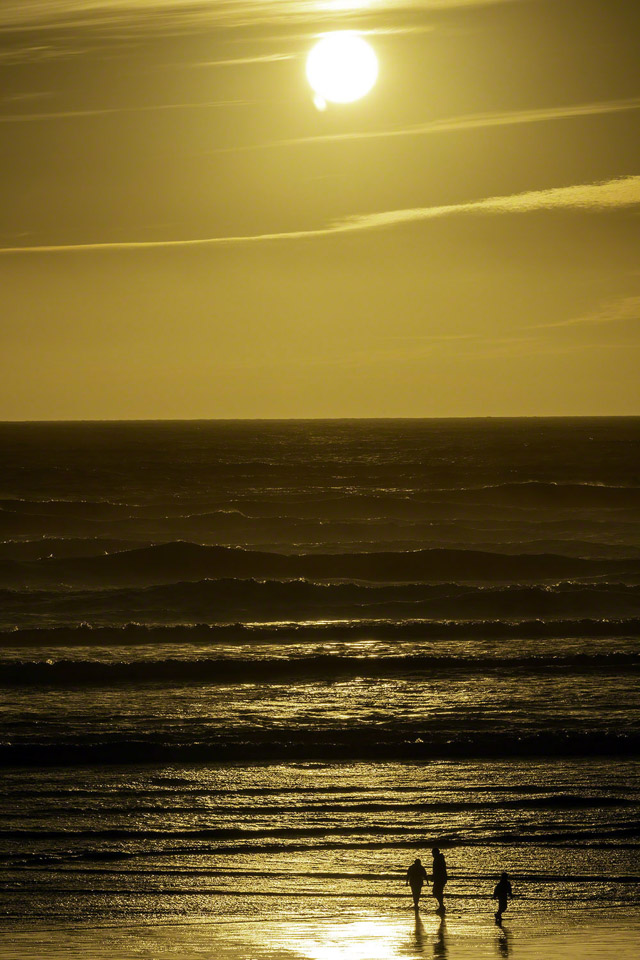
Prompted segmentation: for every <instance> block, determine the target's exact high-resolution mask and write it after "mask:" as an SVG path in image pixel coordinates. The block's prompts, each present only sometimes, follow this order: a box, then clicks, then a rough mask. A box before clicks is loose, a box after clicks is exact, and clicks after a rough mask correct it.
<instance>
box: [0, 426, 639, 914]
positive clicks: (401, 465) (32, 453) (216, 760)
mask: <svg viewBox="0 0 640 960" xmlns="http://www.w3.org/2000/svg"><path fill="white" fill-rule="evenodd" d="M0 442H1V446H2V451H3V463H4V466H3V468H2V472H1V475H0V693H1V696H0V717H1V720H2V726H1V735H0V764H1V768H0V769H1V777H0V922H2V923H3V924H4V925H5V927H7V928H11V927H12V926H15V925H16V924H22V925H24V924H25V923H26V924H28V923H31V922H33V923H42V922H43V921H44V920H46V922H48V923H60V924H65V923H66V924H77V923H98V922H103V921H105V920H109V921H116V920H123V921H127V922H134V921H135V922H138V921H145V920H151V919H155V920H158V918H176V917H184V916H185V915H186V916H188V917H189V918H204V919H206V918H211V917H216V918H220V917H222V918H232V917H237V916H245V915H247V914H255V913H256V911H257V912H258V913H259V912H260V911H263V912H265V911H266V912H268V914H269V916H271V917H273V916H283V917H285V916H287V915H288V914H289V913H290V911H291V910H292V909H294V908H295V910H296V911H297V912H298V914H299V913H300V911H303V912H304V911H306V912H307V913H308V914H309V915H313V914H314V912H316V913H317V912H318V911H320V912H322V911H323V910H324V911H326V910H327V904H328V903H329V902H330V901H334V900H338V901H339V909H340V911H341V914H342V915H343V916H358V915H359V911H362V909H363V903H366V904H368V905H369V906H368V907H367V909H370V906H371V904H377V905H378V906H379V905H380V904H382V903H385V904H386V907H385V909H387V908H389V909H391V908H392V909H396V905H397V909H405V908H406V906H407V904H406V903H405V901H406V899H407V897H406V893H405V890H404V887H403V886H402V875H403V873H404V871H405V870H406V867H407V865H408V863H409V862H410V861H411V860H412V859H413V858H414V857H415V856H418V855H420V856H423V859H425V861H426V862H427V865H428V864H429V862H430V858H429V849H430V847H431V846H432V845H433V843H434V842H438V843H439V844H440V846H441V847H442V848H443V850H444V851H445V853H446V856H447V860H448V863H449V873H450V882H449V885H448V887H447V893H448V895H449V897H450V902H451V903H452V904H453V905H454V909H456V910H459V911H462V912H463V913H464V912H465V911H473V910H478V909H482V910H489V911H490V910H492V909H493V908H492V907H491V903H490V901H489V900H488V899H487V898H488V897H489V896H490V892H491V890H492V888H493V884H494V883H495V878H496V877H497V874H498V873H499V872H500V870H502V869H508V870H509V872H510V873H511V874H512V875H513V877H514V878H515V881H514V882H515V883H516V884H517V890H518V893H519V895H520V896H521V897H522V902H521V905H520V906H519V908H518V909H520V910H521V911H522V912H525V911H529V912H535V911H536V910H542V909H543V907H544V905H545V904H547V903H548V902H549V900H550V899H552V900H553V902H554V903H555V904H556V905H557V906H558V909H561V910H565V911H568V912H571V911H574V912H576V914H578V913H579V911H580V910H584V909H585V908H588V909H589V910H602V911H603V914H604V915H606V916H607V917H609V918H610V917H611V916H612V915H615V912H616V911H618V912H619V913H620V915H622V914H627V913H628V914H630V913H632V912H633V911H637V908H638V906H639V905H640V861H639V855H640V776H639V773H640V697H639V695H638V681H639V680H640V420H639V419H633V418H625V419H592V420H591V419H552V420H546V419H541V420H535V419H531V420H492V419H488V420H442V421H415V420H409V421H327V422H319V421H310V422H180V423H168V422H163V423H73V424H53V423H52V424H17V423H15V424H7V423H5V424H0ZM479 902H481V904H482V906H481V907H479V906H478V903H479ZM389 905H391V906H389ZM332 909H333V906H332ZM376 909H377V907H376Z"/></svg>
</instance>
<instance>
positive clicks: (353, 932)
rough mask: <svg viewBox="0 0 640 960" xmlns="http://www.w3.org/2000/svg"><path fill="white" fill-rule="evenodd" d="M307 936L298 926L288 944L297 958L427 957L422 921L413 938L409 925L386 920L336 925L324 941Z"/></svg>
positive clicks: (376, 959)
mask: <svg viewBox="0 0 640 960" xmlns="http://www.w3.org/2000/svg"><path fill="white" fill-rule="evenodd" d="M305 934H306V931H305V930H304V928H303V927H302V926H297V925H296V926H295V927H294V929H292V930H291V933H290V935H288V936H287V938H286V942H287V946H288V947H289V948H290V949H291V950H293V951H295V953H296V955H299V956H301V957H307V958H308V960H396V958H399V957H403V958H408V957H415V958H419V957H422V956H423V955H424V954H423V945H424V934H425V931H424V928H423V927H422V923H421V921H420V920H417V921H416V924H415V936H413V937H412V936H411V934H409V931H408V929H407V924H406V923H390V922H385V921H384V920H353V921H351V922H349V923H336V924H333V925H332V926H331V927H330V929H329V930H323V932H322V936H321V937H320V936H313V937H310V936H308V935H306V936H305ZM408 934H409V935H408Z"/></svg>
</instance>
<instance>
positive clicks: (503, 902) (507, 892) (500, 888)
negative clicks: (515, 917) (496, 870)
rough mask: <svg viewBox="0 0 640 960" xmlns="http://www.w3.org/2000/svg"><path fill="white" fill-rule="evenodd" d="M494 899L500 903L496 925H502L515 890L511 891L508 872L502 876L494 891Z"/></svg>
mask: <svg viewBox="0 0 640 960" xmlns="http://www.w3.org/2000/svg"><path fill="white" fill-rule="evenodd" d="M493 899H494V900H497V901H498V909H497V910H496V923H502V914H503V913H504V911H505V910H506V909H507V903H508V901H509V900H512V899H513V890H512V889H511V883H510V881H509V874H508V873H507V872H506V871H503V872H502V873H501V874H500V879H499V881H498V883H497V884H496V886H495V889H494V891H493Z"/></svg>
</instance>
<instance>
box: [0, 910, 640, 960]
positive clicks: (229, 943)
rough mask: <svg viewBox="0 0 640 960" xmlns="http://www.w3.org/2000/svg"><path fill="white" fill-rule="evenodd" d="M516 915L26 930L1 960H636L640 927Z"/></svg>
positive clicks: (19, 930)
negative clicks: (512, 958) (435, 959)
mask: <svg viewBox="0 0 640 960" xmlns="http://www.w3.org/2000/svg"><path fill="white" fill-rule="evenodd" d="M548 921H549V924H548V926H546V925H545V921H544V920H543V918H542V917H540V916H539V915H538V916H537V917H533V916H530V915H529V916H516V915H514V917H513V919H512V920H510V921H509V922H507V921H506V920H505V921H504V922H503V924H502V925H498V924H496V923H493V922H491V919H490V918H489V917H487V916H482V917H476V918H473V917H471V918H469V917H464V916H451V917H450V918H448V919H447V918H445V921H444V922H440V920H439V918H437V917H436V916H435V915H434V914H433V913H428V914H427V913H424V914H422V913H421V914H420V917H419V919H418V921H417V922H416V920H415V919H414V917H413V915H412V911H411V910H410V909H408V910H407V915H406V916H402V917H398V916H392V915H387V916H381V915H379V914H376V915H370V916H366V915H363V916H361V917H360V918H357V917H353V918H350V919H347V920H345V919H342V918H341V917H340V916H339V915H336V916H334V917H315V918H312V917H300V918H298V919H293V918H292V919H289V920H269V919H263V918H261V917H260V916H259V915H258V916H257V917H253V918H252V917H242V918H240V917H238V918H236V919H232V918H229V917H226V918H224V919H219V920H216V919H207V920H202V919H199V920H194V921H190V920H185V921H180V920H174V921H162V922H158V923H152V922H144V923H138V924H136V923H122V924H117V923H114V924H109V923H106V924H100V925H93V924H92V925H87V926H84V925H83V924H76V925H74V926H68V925H65V926H63V927H57V926H55V925H54V926H38V927H37V928H34V927H31V928H30V927H27V926H26V925H25V924H24V923H22V924H20V925H19V926H18V927H16V928H14V929H12V928H11V927H5V926H4V925H3V937H2V944H1V945H0V960H36V958H37V960H62V958H63V957H64V958H74V957H80V956H87V955H89V956H91V957H92V958H95V960H138V958H149V957H153V958H154V960H169V958H175V957H176V956H179V957H180V958H182V960H196V958H200V960H201V958H203V957H205V956H207V957H212V956H213V957H215V958H216V960H247V958H251V960H267V958H268V960H395V958H404V960H420V958H422V957H442V958H446V960H472V958H473V960H489V958H495V957H496V956H498V957H500V956H502V957H510V956H512V955H513V956H517V957H518V958H519V960H546V958H548V957H553V958H554V960H603V958H609V957H611V958H612V960H613V958H614V957H615V958H619V960H635V958H636V957H637V944H638V942H639V941H640V921H639V920H638V919H636V918H633V917H632V916H630V915H625V916H621V917H619V918H617V919H614V918H610V919H608V920H606V921H605V920H602V919H601V918H599V917H598V916H597V915H593V914H591V915H589V916H588V917H587V918H585V919H584V920H583V921H582V922H581V921H580V920H579V919H578V918H577V917H571V918H570V917H567V918H564V919H563V918H562V917H561V916H558V915H551V916H549V918H548Z"/></svg>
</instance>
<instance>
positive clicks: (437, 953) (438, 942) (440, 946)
mask: <svg viewBox="0 0 640 960" xmlns="http://www.w3.org/2000/svg"><path fill="white" fill-rule="evenodd" d="M446 932H447V924H446V922H445V919H444V917H443V918H442V920H441V921H440V923H439V925H438V929H437V931H436V938H435V940H434V941H433V955H434V957H445V958H446V956H447V941H446V938H445V934H446Z"/></svg>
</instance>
